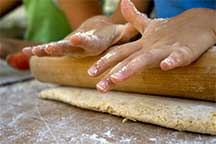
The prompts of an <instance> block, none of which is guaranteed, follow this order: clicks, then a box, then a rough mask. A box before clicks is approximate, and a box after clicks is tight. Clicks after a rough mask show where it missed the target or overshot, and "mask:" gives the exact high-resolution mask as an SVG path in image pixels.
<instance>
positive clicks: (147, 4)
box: [111, 0, 153, 23]
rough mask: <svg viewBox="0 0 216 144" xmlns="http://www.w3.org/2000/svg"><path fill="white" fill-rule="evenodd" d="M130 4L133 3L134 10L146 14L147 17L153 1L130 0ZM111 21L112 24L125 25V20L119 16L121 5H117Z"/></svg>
mask: <svg viewBox="0 0 216 144" xmlns="http://www.w3.org/2000/svg"><path fill="white" fill-rule="evenodd" d="M131 2H133V3H134V5H135V6H136V8H137V9H138V10H139V11H141V12H143V13H146V14H147V15H148V14H150V12H151V10H152V8H153V1H152V0H131ZM111 19H112V21H113V23H125V22H126V21H125V19H124V17H123V16H122V14H121V5H120V3H119V5H118V7H117V8H116V10H115V12H114V13H113V15H112V16H111Z"/></svg>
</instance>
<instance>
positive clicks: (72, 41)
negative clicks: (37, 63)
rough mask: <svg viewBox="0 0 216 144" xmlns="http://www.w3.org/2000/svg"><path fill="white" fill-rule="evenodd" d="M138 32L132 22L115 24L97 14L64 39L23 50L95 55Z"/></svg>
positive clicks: (49, 54)
mask: <svg viewBox="0 0 216 144" xmlns="http://www.w3.org/2000/svg"><path fill="white" fill-rule="evenodd" d="M137 33H138V32H137V31H136V29H134V27H132V26H131V25H130V24H125V25H120V24H113V23H112V21H111V19H110V18H109V17H106V16H95V17H92V18H90V19H88V20H87V21H85V22H84V23H83V24H82V25H81V26H80V27H79V28H78V29H77V30H76V31H75V32H73V33H72V34H70V35H69V36H67V37H66V38H65V39H64V40H61V41H58V42H53V43H49V44H44V45H39V46H35V47H28V48H24V50H23V52H24V53H26V54H27V55H37V56H66V55H67V56H73V57H78V58H80V57H86V56H95V55H99V54H101V53H102V52H103V51H105V50H106V49H107V48H108V47H110V46H111V45H113V44H115V43H120V42H124V41H128V39H130V38H131V37H133V36H134V35H136V34H137Z"/></svg>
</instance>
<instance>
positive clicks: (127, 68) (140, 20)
mask: <svg viewBox="0 0 216 144" xmlns="http://www.w3.org/2000/svg"><path fill="white" fill-rule="evenodd" d="M121 8H122V13H123V15H124V17H125V19H126V20H127V21H128V22H129V23H130V24H132V25H133V26H134V27H135V28H136V29H137V30H138V31H139V32H140V33H141V34H142V38H141V39H139V40H137V41H134V42H131V43H127V44H124V45H120V46H115V47H113V48H111V50H110V51H109V52H108V53H107V54H106V55H105V56H103V57H101V58H100V59H99V60H98V61H97V62H96V63H95V64H94V65H93V66H92V67H91V68H90V69H89V70H88V73H89V75H90V76H99V75H101V74H102V73H103V72H105V71H106V70H108V69H109V68H110V67H113V66H114V68H112V70H111V71H110V72H109V73H108V74H107V75H106V76H105V77H104V78H103V79H102V80H101V81H100V82H99V83H98V84H97V89H98V90H99V91H101V92H107V91H108V90H110V89H111V88H112V87H113V86H115V85H116V84H119V83H120V82H123V81H125V80H126V79H128V78H130V77H131V76H133V75H134V74H135V73H137V72H140V71H143V70H144V69H147V68H149V67H160V68H161V69H162V70H171V69H174V68H176V67H181V66H186V65H189V64H191V63H192V62H193V61H195V60H196V59H197V58H198V57H199V56H200V55H201V54H202V53H204V52H205V51H206V50H207V49H208V48H210V47H211V46H213V45H214V44H215V43H216V30H215V29H216V27H215V26H214V25H215V24H214V22H213V21H214V20H215V19H216V11H215V10H210V9H191V10H188V11H186V12H184V13H182V14H181V15H179V16H176V17H173V18H170V19H153V20H150V19H148V18H147V16H146V15H145V14H143V13H140V12H138V11H137V9H136V8H135V7H134V5H133V4H132V3H131V2H130V1H129V0H122V3H121Z"/></svg>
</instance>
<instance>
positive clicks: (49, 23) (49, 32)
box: [23, 0, 72, 43]
mask: <svg viewBox="0 0 216 144" xmlns="http://www.w3.org/2000/svg"><path fill="white" fill-rule="evenodd" d="M23 2H24V5H25V8H26V14H27V19H28V26H27V27H28V28H27V33H26V39H27V40H29V41H35V42H41V43H47V42H51V41H58V40H61V39H63V38H64V37H65V36H67V35H68V34H69V33H70V32H71V31H72V29H71V28H70V25H69V23H68V22H67V19H66V17H65V16H64V13H63V12H62V11H61V10H60V9H59V8H58V6H57V5H56V4H55V2H54V0H23Z"/></svg>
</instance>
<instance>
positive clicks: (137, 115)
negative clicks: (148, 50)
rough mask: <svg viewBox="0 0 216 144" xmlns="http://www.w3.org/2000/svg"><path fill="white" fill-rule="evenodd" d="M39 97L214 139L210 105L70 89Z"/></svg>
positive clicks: (214, 112) (215, 116)
mask: <svg viewBox="0 0 216 144" xmlns="http://www.w3.org/2000/svg"><path fill="white" fill-rule="evenodd" d="M40 97H41V98H45V99H51V100H57V101H61V102H65V103H69V104H71V105H74V106H77V107H80V108H85V109H90V110H95V111H100V112H105V113H110V114H113V115H116V116H121V117H124V118H127V119H131V120H134V121H142V122H145V123H151V124H156V125H160V126H163V127H167V128H172V129H176V130H180V131H190V132H197V133H205V134H212V135H216V104H215V103H213V102H203V101H196V100H187V99H179V98H169V97H161V96H151V95H143V94H132V93H123V92H113V91H112V92H108V93H106V94H101V93H99V92H97V91H96V90H94V89H84V88H74V87H58V88H53V89H48V90H44V91H42V92H41V93H40Z"/></svg>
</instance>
